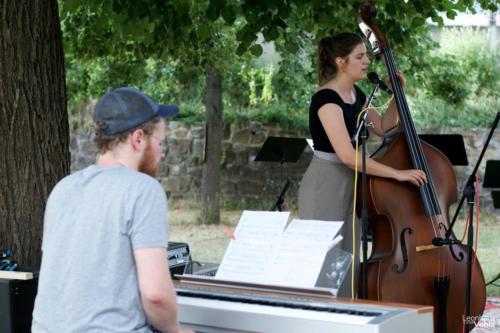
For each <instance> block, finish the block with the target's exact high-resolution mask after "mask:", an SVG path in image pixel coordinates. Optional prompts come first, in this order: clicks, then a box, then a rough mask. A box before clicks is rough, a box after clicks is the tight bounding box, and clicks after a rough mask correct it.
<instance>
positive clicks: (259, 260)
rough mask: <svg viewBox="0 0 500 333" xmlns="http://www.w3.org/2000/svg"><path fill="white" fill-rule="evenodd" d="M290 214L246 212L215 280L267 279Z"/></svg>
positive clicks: (254, 280)
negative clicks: (274, 249) (271, 257)
mask: <svg viewBox="0 0 500 333" xmlns="http://www.w3.org/2000/svg"><path fill="white" fill-rule="evenodd" d="M289 216H290V212H267V211H266V212H263V211H248V210H245V211H244V212H243V214H242V215H241V218H240V221H239V222H238V226H237V227H236V229H235V232H234V238H235V239H232V240H231V241H230V242H229V246H228V248H227V250H226V253H225V254H224V258H222V262H221V264H220V266H219V269H218V270H217V274H216V275H215V277H216V278H219V279H223V280H233V281H244V282H256V281H262V280H263V279H264V278H265V276H264V275H265V274H266V270H267V267H268V266H269V255H270V252H269V251H270V249H271V247H272V244H273V243H275V242H276V238H277V237H279V236H280V235H281V234H282V233H283V230H284V229H285V226H286V223H287V222H288V218H289Z"/></svg>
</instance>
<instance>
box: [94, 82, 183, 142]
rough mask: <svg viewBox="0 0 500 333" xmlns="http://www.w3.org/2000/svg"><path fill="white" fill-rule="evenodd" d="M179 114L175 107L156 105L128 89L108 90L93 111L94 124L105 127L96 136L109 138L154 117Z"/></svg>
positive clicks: (177, 108)
mask: <svg viewBox="0 0 500 333" xmlns="http://www.w3.org/2000/svg"><path fill="white" fill-rule="evenodd" d="M177 113H179V107H178V106H176V105H158V104H156V103H155V102H153V100H152V99H151V97H149V96H148V95H146V94H145V93H143V92H141V91H139V90H137V89H134V88H129V87H123V88H117V89H109V90H108V91H107V92H106V94H104V96H102V97H101V99H100V100H99V102H97V105H96V106H95V110H94V122H95V123H96V124H104V125H107V127H105V128H103V129H102V130H100V131H98V132H96V135H97V136H110V135H115V134H119V133H122V132H125V131H127V130H130V129H132V128H134V127H137V126H139V125H141V124H144V123H145V122H147V121H149V120H151V119H153V118H154V117H169V116H175V115H176V114H177Z"/></svg>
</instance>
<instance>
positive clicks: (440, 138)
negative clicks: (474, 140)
mask: <svg viewBox="0 0 500 333" xmlns="http://www.w3.org/2000/svg"><path fill="white" fill-rule="evenodd" d="M419 137H420V139H422V140H424V141H425V142H427V143H428V144H430V145H431V146H433V147H434V148H436V149H438V150H440V151H441V152H442V153H443V154H444V155H445V156H446V157H447V158H448V159H449V160H450V162H451V164H452V165H468V164H469V162H468V161H467V152H466V151H465V144H464V139H463V137H462V136H461V135H460V134H420V135H419Z"/></svg>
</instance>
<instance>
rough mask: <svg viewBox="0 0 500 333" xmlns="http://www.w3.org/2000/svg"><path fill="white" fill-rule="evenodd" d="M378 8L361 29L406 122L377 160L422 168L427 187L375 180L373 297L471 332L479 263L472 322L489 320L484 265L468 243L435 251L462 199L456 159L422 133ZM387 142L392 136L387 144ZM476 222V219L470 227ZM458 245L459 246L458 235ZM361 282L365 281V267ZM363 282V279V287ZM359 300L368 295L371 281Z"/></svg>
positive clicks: (364, 14) (454, 332) (367, 13)
mask: <svg viewBox="0 0 500 333" xmlns="http://www.w3.org/2000/svg"><path fill="white" fill-rule="evenodd" d="M374 17H375V7H374V5H373V4H371V3H365V4H363V5H361V6H360V7H359V12H358V21H359V24H360V28H361V30H362V31H363V33H364V34H365V35H366V37H367V38H368V40H369V41H370V43H371V44H372V47H373V51H374V53H375V54H376V55H378V56H379V57H381V58H383V60H384V62H385V65H386V67H387V71H388V76H389V79H390V80H391V82H392V90H393V93H394V98H395V101H396V105H397V109H398V113H399V119H400V121H399V124H398V126H397V128H396V129H395V131H393V132H394V133H393V134H392V135H391V136H390V138H388V140H384V142H386V143H385V144H384V146H383V147H382V149H380V150H379V151H378V152H377V153H376V155H374V156H373V157H374V158H375V159H376V160H377V161H379V162H380V163H383V164H386V165H389V166H391V167H393V168H395V169H419V170H422V171H424V172H425V173H426V175H427V180H428V181H427V183H426V184H425V185H422V186H420V187H416V186H413V185H410V184H409V183H406V182H397V181H395V180H392V179H388V178H380V177H368V178H367V189H366V190H367V207H368V215H369V218H368V223H369V226H370V228H371V231H372V239H373V241H372V252H371V255H370V258H369V260H368V262H367V265H366V266H367V269H366V271H367V273H366V274H367V275H368V279H367V280H368V281H367V289H368V290H367V298H368V299H372V300H378V301H384V302H400V303H412V304H423V305H432V306H433V307H434V327H435V329H434V332H436V333H458V332H462V331H463V327H464V326H463V324H464V320H470V318H465V313H466V289H467V288H466V285H467V282H468V281H467V276H468V274H467V262H468V261H469V260H472V261H473V262H474V264H473V265H472V271H471V276H472V278H471V289H470V290H471V294H472V297H470V316H472V317H473V318H478V317H479V316H481V315H482V313H483V310H484V306H485V302H486V287H485V282H484V276H483V272H482V270H481V266H480V264H479V261H478V260H477V259H476V258H475V255H474V254H473V255H472V258H471V257H469V256H468V251H467V247H466V246H465V245H462V244H457V243H459V242H458V241H457V242H452V243H454V244H453V245H446V246H434V245H432V240H433V238H435V237H441V238H445V233H446V231H447V230H448V228H449V207H450V205H451V204H452V203H454V202H456V201H457V181H456V177H455V173H454V171H453V168H452V166H451V164H450V162H449V161H448V159H447V158H446V157H445V156H444V155H443V154H442V153H441V152H440V151H439V150H437V149H435V148H434V147H432V146H430V145H428V144H426V143H425V142H423V141H421V140H420V139H419V137H418V135H417V132H416V129H415V126H414V123H413V120H412V117H411V113H410V109H409V107H408V103H407V101H406V97H405V95H404V92H403V89H402V86H401V83H400V82H399V81H398V79H397V75H396V73H397V68H396V65H395V61H394V57H393V54H392V51H391V49H390V47H389V43H388V40H387V38H386V37H385V35H384V34H383V32H382V31H381V29H380V28H379V27H378V26H377V25H376V24H375V23H374V20H373V19H374ZM386 139H387V138H386ZM470 223H472V221H471V222H470ZM451 239H452V240H456V238H455V236H454V235H453V233H452V234H451ZM361 269H362V272H361V274H360V277H363V273H364V272H363V267H361ZM361 281H362V278H360V282H361ZM358 294H359V295H363V294H364V290H363V283H360V286H359V288H358Z"/></svg>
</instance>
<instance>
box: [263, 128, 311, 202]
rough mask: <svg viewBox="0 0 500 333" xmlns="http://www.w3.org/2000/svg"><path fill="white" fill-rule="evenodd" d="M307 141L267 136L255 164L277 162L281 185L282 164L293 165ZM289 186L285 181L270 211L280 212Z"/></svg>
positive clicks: (288, 182) (287, 181)
mask: <svg viewBox="0 0 500 333" xmlns="http://www.w3.org/2000/svg"><path fill="white" fill-rule="evenodd" d="M306 145H307V141H306V139H304V138H286V137H276V136H269V137H267V139H266V141H265V142H264V144H263V145H262V147H261V148H260V150H259V152H258V153H257V156H255V159H254V161H256V162H279V163H280V168H281V176H280V179H281V183H283V163H295V162H297V161H298V159H299V157H300V155H301V154H302V152H303V151H304V148H305V147H306ZM289 185H290V180H289V179H287V180H286V181H285V183H283V185H282V186H281V191H280V195H279V196H278V198H277V199H276V201H275V203H274V204H273V206H272V208H271V211H275V210H278V211H281V205H282V204H283V198H284V196H285V193H286V191H287V190H288V187H289Z"/></svg>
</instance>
